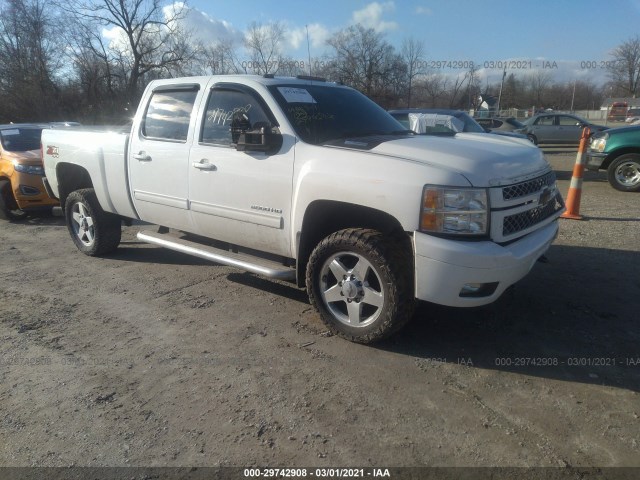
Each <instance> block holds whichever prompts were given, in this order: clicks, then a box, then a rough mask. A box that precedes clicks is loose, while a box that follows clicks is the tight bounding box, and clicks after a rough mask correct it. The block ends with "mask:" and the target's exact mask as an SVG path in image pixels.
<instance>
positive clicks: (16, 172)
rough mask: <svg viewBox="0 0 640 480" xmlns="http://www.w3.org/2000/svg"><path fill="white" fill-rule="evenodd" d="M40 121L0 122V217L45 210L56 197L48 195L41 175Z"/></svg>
mask: <svg viewBox="0 0 640 480" xmlns="http://www.w3.org/2000/svg"><path fill="white" fill-rule="evenodd" d="M43 128H47V127H46V126H44V125H37V124H15V125H0V218H2V219H5V220H22V219H23V218H25V217H27V215H29V213H38V212H39V213H47V212H50V211H51V209H52V207H54V206H56V205H58V201H57V200H55V199H53V198H51V197H49V195H48V194H47V192H46V190H45V188H44V185H43V183H42V179H43V177H44V169H43V167H42V160H41V158H40V134H41V133H42V129H43Z"/></svg>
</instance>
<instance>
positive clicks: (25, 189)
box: [20, 185, 40, 197]
mask: <svg viewBox="0 0 640 480" xmlns="http://www.w3.org/2000/svg"><path fill="white" fill-rule="evenodd" d="M20 193H22V195H26V196H28V197H33V196H35V195H40V190H38V189H37V188H34V187H30V186H29V185H20Z"/></svg>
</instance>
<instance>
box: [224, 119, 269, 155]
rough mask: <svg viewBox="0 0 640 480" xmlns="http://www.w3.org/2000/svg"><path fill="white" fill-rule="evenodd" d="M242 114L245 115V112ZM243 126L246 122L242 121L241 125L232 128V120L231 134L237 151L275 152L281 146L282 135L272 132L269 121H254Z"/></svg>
mask: <svg viewBox="0 0 640 480" xmlns="http://www.w3.org/2000/svg"><path fill="white" fill-rule="evenodd" d="M242 115H244V116H245V117H246V115H245V114H242ZM234 117H235V115H234ZM247 123H248V119H247ZM244 127H246V124H245V123H244V122H242V124H241V126H239V127H238V128H237V129H236V130H234V127H233V122H232V126H231V136H232V138H233V139H234V143H235V144H236V150H238V151H239V152H265V153H275V152H277V151H278V150H280V147H282V135H281V134H280V133H279V132H277V131H275V132H274V129H273V127H272V126H271V124H270V123H269V122H256V123H255V124H253V126H250V127H249V128H244ZM236 132H237V139H236V137H235V135H236Z"/></svg>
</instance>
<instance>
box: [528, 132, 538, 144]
mask: <svg viewBox="0 0 640 480" xmlns="http://www.w3.org/2000/svg"><path fill="white" fill-rule="evenodd" d="M527 139H528V140H529V141H530V142H531V143H533V144H534V145H538V138H537V137H536V136H535V135H534V134H532V133H530V134H529V135H527Z"/></svg>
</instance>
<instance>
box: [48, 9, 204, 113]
mask: <svg viewBox="0 0 640 480" xmlns="http://www.w3.org/2000/svg"><path fill="white" fill-rule="evenodd" d="M60 7H61V8H63V9H64V10H65V11H66V12H67V13H68V14H69V15H72V16H73V18H74V19H75V20H76V21H79V22H82V23H84V24H85V25H87V27H88V28H93V29H94V30H99V29H100V28H101V27H102V28H109V27H111V28H112V32H113V33H114V37H115V38H113V40H112V41H111V44H110V46H109V50H108V53H109V61H110V62H111V63H112V64H115V65H119V66H121V67H123V68H122V73H123V74H124V75H126V85H127V96H128V99H129V100H130V101H131V102H134V101H135V100H137V97H138V95H139V93H140V88H139V87H140V82H141V79H142V78H143V77H144V76H145V75H146V74H149V73H155V74H156V75H158V74H160V73H161V72H165V73H166V72H172V71H173V70H174V69H177V70H178V71H179V68H180V64H181V62H184V61H185V60H187V59H188V56H189V55H190V54H192V53H193V52H191V51H190V50H189V49H188V48H186V45H187V42H185V37H184V35H180V22H179V21H180V20H181V19H182V18H184V15H185V12H186V10H185V9H186V5H185V4H184V3H173V4H172V5H171V6H168V7H163V6H162V3H161V0H95V1H91V0H69V1H66V2H62V3H60Z"/></svg>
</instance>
